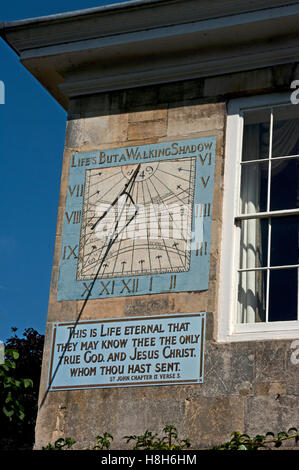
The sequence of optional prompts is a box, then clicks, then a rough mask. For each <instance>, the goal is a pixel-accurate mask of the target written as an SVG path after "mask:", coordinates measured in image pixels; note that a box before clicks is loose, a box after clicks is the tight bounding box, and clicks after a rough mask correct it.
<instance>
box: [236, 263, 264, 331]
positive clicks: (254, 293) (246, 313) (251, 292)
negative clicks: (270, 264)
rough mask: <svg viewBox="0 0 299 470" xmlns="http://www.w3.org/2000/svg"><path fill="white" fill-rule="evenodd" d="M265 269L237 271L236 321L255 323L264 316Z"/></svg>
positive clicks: (262, 319) (260, 320)
mask: <svg viewBox="0 0 299 470" xmlns="http://www.w3.org/2000/svg"><path fill="white" fill-rule="evenodd" d="M266 284H267V270H263V271H246V272H241V273H239V289H238V323H256V322H262V321H265V318H266Z"/></svg>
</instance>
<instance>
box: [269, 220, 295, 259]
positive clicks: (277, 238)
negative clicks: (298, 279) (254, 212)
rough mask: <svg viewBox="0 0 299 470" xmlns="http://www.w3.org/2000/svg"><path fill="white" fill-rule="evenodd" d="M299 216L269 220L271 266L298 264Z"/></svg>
mask: <svg viewBox="0 0 299 470" xmlns="http://www.w3.org/2000/svg"><path fill="white" fill-rule="evenodd" d="M298 228H299V217H298V216H294V217H278V218H272V221H271V257H270V263H271V266H288V265H292V264H298V262H299V260H298V254H299V251H298V233H299V231H298Z"/></svg>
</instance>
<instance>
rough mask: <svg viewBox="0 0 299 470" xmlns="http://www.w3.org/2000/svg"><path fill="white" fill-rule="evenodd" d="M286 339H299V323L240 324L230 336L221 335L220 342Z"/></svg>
mask: <svg viewBox="0 0 299 470" xmlns="http://www.w3.org/2000/svg"><path fill="white" fill-rule="evenodd" d="M284 339H290V340H293V339H299V321H288V322H273V323H246V324H239V325H236V326H235V328H234V331H233V332H231V333H230V334H226V335H221V338H219V342H239V341H262V340H284Z"/></svg>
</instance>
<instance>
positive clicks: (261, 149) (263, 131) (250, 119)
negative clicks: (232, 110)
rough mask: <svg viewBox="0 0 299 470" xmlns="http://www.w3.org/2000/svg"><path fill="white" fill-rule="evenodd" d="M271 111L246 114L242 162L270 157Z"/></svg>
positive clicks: (263, 110) (248, 112) (262, 110)
mask: <svg viewBox="0 0 299 470" xmlns="http://www.w3.org/2000/svg"><path fill="white" fill-rule="evenodd" d="M269 128H270V110H269V109H267V110H265V109H261V110H257V111H247V112H245V113H244V128H243V147H242V149H243V152H242V160H243V161H249V160H259V159H260V158H268V156H269Z"/></svg>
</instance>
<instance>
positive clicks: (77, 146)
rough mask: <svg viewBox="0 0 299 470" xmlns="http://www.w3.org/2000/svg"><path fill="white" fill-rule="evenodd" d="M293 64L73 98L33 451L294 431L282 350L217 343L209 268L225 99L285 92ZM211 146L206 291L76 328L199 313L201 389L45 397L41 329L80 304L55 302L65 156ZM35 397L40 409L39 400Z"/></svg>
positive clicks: (103, 313) (111, 310) (282, 345)
mask: <svg viewBox="0 0 299 470" xmlns="http://www.w3.org/2000/svg"><path fill="white" fill-rule="evenodd" d="M296 78H299V67H298V66H297V65H296V64H288V65H283V66H276V67H269V68H265V69H260V70H254V71H248V72H242V73H236V74H233V75H225V76H223V77H216V78H215V77H211V78H205V79H198V80H189V81H183V82H176V83H170V84H163V85H155V86H148V87H143V88H136V89H130V90H124V91H120V92H111V93H107V94H100V95H92V96H86V97H81V98H78V99H73V100H72V101H71V103H70V108H69V116H68V123H67V132H66V141H65V152H64V161H63V170H62V179H61V193H60V201H59V209H58V222H57V238H56V247H55V255H54V261H53V271H52V281H51V291H50V299H49V310H48V317H47V330H46V342H45V351H44V359H43V369H42V380H41V390H40V402H43V404H42V407H41V408H40V411H39V415H38V420H37V428H36V448H41V447H42V446H43V445H45V444H47V443H48V442H53V441H54V440H55V439H57V438H58V437H61V436H71V437H72V438H74V439H75V440H76V441H77V444H76V448H91V447H92V446H93V445H94V443H95V437H96V436H97V435H98V434H101V433H103V432H105V431H108V432H110V433H111V434H112V435H113V436H114V441H113V447H114V448H116V449H121V448H126V444H125V441H124V440H122V437H123V436H125V435H128V434H141V433H143V432H144V431H145V430H146V429H150V430H153V431H156V432H160V431H161V429H162V428H163V427H164V425H165V424H174V425H175V426H176V427H177V429H178V431H179V434H180V435H181V436H184V437H189V438H190V439H191V443H192V447H193V448H206V447H211V446H213V445H215V444H217V443H220V442H223V441H224V440H227V439H228V438H229V436H230V433H231V432H232V431H233V430H239V431H242V432H248V433H249V434H254V433H264V432H266V431H268V430H271V431H274V432H275V431H281V430H283V429H287V428H289V427H291V426H296V425H298V405H299V403H298V401H299V397H298V393H299V390H298V366H296V365H294V364H292V363H291V361H290V354H291V352H292V351H291V349H290V343H291V341H286V340H284V341H282V340H275V341H274V340H273V341H263V342H261V341H256V342H255V341H251V342H241V343H218V342H217V318H218V312H219V310H220V309H221V305H219V304H218V288H219V262H220V254H221V223H222V217H223V214H222V203H223V175H224V165H225V154H224V148H225V127H226V105H227V102H228V100H229V99H231V98H235V97H240V96H249V95H256V94H261V93H272V92H278V91H285V90H289V87H290V83H291V81H292V80H294V79H296ZM211 135H214V136H216V137H217V146H216V164H215V184H214V207H213V215H212V240H211V258H210V277H209V289H208V290H207V291H202V292H192V293H187V292H186V293H169V294H157V295H147V296H133V297H121V298H113V299H102V300H90V301H89V302H88V303H87V305H86V308H85V309H84V312H83V316H82V317H81V320H83V319H101V318H116V317H126V316H134V315H138V316H140V315H159V314H165V313H185V312H186V313H187V312H199V311H206V312H207V331H206V347H205V377H204V383H203V384H201V385H180V386H149V387H136V388H134V387H133V388H120V389H113V388H110V389H94V390H74V391H56V392H49V393H48V394H47V395H46V397H45V393H46V387H47V378H48V363H49V355H50V341H51V329H52V325H53V322H55V321H67V320H73V321H75V320H76V318H77V316H78V314H79V312H80V309H81V307H82V302H83V301H61V302H56V290H57V279H58V270H59V267H58V263H59V257H60V252H61V235H62V224H63V214H64V204H65V197H66V191H67V172H68V167H69V158H70V154H71V152H72V151H74V150H75V151H91V150H101V149H107V148H114V147H115V148H118V147H124V146H133V145H143V144H147V143H157V142H167V141H172V140H176V139H185V138H186V139H187V138H198V137H206V136H211ZM44 397H45V400H44V401H43V399H44Z"/></svg>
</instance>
